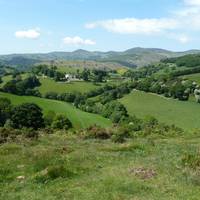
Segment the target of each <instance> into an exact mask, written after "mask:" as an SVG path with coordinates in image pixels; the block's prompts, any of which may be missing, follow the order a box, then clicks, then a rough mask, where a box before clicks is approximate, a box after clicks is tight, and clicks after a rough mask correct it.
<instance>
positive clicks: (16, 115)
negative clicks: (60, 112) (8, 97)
mask: <svg viewBox="0 0 200 200" xmlns="http://www.w3.org/2000/svg"><path fill="white" fill-rule="evenodd" d="M11 120H12V122H13V126H14V128H23V127H27V128H33V129H38V128H41V127H43V126H44V119H43V114H42V110H41V108H40V107H39V106H38V105H36V104H34V103H24V104H22V105H19V106H16V107H15V108H14V109H13V112H12V115H11Z"/></svg>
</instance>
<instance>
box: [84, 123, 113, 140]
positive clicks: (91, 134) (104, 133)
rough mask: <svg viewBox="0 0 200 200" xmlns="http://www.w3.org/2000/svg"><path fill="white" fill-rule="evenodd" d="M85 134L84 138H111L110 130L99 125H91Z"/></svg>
mask: <svg viewBox="0 0 200 200" xmlns="http://www.w3.org/2000/svg"><path fill="white" fill-rule="evenodd" d="M86 131H87V135H86V136H85V138H93V139H102V140H106V139H109V138H111V136H112V133H111V131H110V130H107V129H105V128H101V127H99V126H91V127H89V128H88V129H87V130H86Z"/></svg>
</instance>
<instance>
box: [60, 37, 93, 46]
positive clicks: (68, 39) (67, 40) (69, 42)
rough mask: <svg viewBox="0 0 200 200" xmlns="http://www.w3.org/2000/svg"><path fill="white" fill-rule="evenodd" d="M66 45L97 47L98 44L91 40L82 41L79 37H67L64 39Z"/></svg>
mask: <svg viewBox="0 0 200 200" xmlns="http://www.w3.org/2000/svg"><path fill="white" fill-rule="evenodd" d="M63 42H64V44H67V45H95V44H96V42H95V41H93V40H90V39H85V40H84V39H82V38H81V37H79V36H75V37H65V38H64V39H63Z"/></svg>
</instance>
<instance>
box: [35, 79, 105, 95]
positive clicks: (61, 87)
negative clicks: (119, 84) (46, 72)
mask: <svg viewBox="0 0 200 200" xmlns="http://www.w3.org/2000/svg"><path fill="white" fill-rule="evenodd" d="M39 80H40V83H41V86H40V87H38V89H39V91H40V92H41V94H43V95H44V94H46V93H47V92H57V93H68V92H81V93H85V92H88V91H91V90H94V89H96V88H98V87H100V86H101V85H102V84H98V85H95V84H94V83H91V82H85V81H77V82H70V83H68V82H56V81H54V80H52V79H50V78H42V77H40V78H39Z"/></svg>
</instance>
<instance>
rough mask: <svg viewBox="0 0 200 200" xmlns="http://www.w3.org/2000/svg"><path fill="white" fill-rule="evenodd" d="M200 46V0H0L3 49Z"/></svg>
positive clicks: (3, 51)
mask: <svg viewBox="0 0 200 200" xmlns="http://www.w3.org/2000/svg"><path fill="white" fill-rule="evenodd" d="M133 47H145V48H163V49H168V50H173V51H184V50H189V49H200V0H0V54H10V53H39V52H40V53H45V52H51V51H74V50H76V49H86V50H90V51H110V50H115V51H123V50H126V49H129V48H133Z"/></svg>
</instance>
